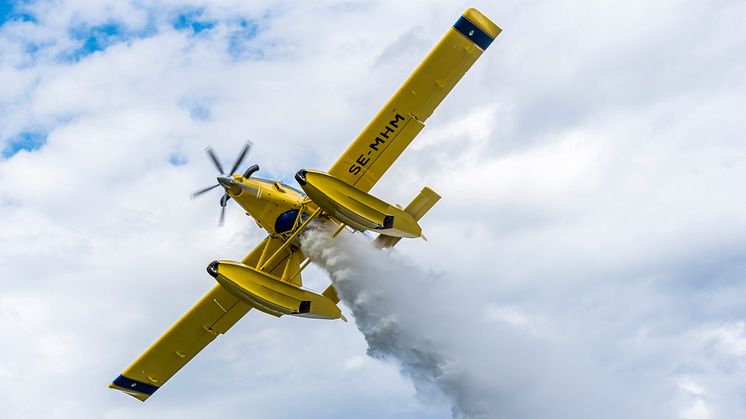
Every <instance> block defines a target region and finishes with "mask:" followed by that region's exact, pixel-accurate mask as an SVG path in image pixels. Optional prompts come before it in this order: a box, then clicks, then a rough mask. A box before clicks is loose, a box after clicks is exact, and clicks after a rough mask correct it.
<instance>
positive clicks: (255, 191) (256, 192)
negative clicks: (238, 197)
mask: <svg viewBox="0 0 746 419" xmlns="http://www.w3.org/2000/svg"><path fill="white" fill-rule="evenodd" d="M236 185H237V186H238V187H239V188H241V189H243V190H245V191H248V192H249V193H251V194H253V195H255V196H256V197H257V198H259V188H256V187H254V186H249V185H244V184H243V183H236Z"/></svg>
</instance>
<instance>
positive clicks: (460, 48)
mask: <svg viewBox="0 0 746 419" xmlns="http://www.w3.org/2000/svg"><path fill="white" fill-rule="evenodd" d="M499 33H500V29H499V28H498V27H497V26H496V25H495V24H494V23H492V22H491V21H490V20H489V19H487V18H486V17H485V16H484V15H482V14H481V13H480V12H479V11H477V10H475V9H469V10H467V11H466V12H465V13H464V15H463V16H461V18H460V19H459V20H458V21H457V22H456V24H455V25H454V26H453V27H452V28H451V29H449V30H448V32H447V33H446V34H445V36H444V37H443V38H442V39H441V40H440V42H439V43H438V44H437V45H436V46H435V48H433V50H432V51H431V52H430V53H429V54H428V55H427V57H426V58H425V60H424V61H422V63H420V65H419V66H418V67H417V69H416V70H415V71H414V73H412V75H411V76H409V78H408V79H407V80H406V81H405V82H404V84H403V85H402V86H401V87H400V88H399V90H398V91H397V92H396V93H395V94H394V96H393V97H391V99H389V101H388V102H387V103H386V104H385V105H384V106H383V108H382V109H381V110H380V111H379V112H378V114H377V115H376V116H375V117H374V118H373V120H372V121H371V122H370V123H369V124H368V126H366V127H365V129H364V130H363V131H362V132H361V133H360V135H359V136H358V137H357V138H356V139H355V140H354V141H353V142H352V144H350V146H349V147H348V148H347V150H346V151H345V152H344V154H342V156H341V157H340V158H339V159H338V160H337V161H336V162H335V163H334V165H332V167H331V169H329V172H328V173H329V174H331V175H332V176H335V177H337V178H338V179H341V180H343V181H345V182H347V183H348V184H350V185H353V186H355V187H356V188H358V189H360V190H362V191H364V192H368V191H370V189H371V188H372V187H373V185H375V183H376V182H377V181H378V179H380V178H381V176H383V174H384V173H385V172H386V170H388V168H389V167H391V165H392V164H393V163H394V161H395V160H396V159H397V158H398V157H399V155H400V154H401V153H402V152H403V151H404V149H405V148H407V146H408V145H409V143H411V142H412V140H413V139H414V137H415V136H417V134H418V133H419V132H420V131H421V130H422V128H424V126H425V121H426V120H427V118H429V117H430V115H431V114H432V113H433V111H434V110H435V108H436V107H437V106H438V105H439V104H440V102H442V101H443V99H444V98H445V97H446V95H448V93H449V92H450V91H451V89H453V87H454V86H455V85H456V83H458V81H459V80H460V79H461V77H462V76H463V75H464V74H465V73H466V71H467V70H468V69H469V68H470V67H471V66H472V64H474V62H475V61H476V60H477V59H478V58H479V57H480V56H481V55H482V52H483V51H484V50H485V49H486V48H487V46H489V44H490V42H492V40H493V39H494V38H495V37H496V36H497V35H498V34H499Z"/></svg>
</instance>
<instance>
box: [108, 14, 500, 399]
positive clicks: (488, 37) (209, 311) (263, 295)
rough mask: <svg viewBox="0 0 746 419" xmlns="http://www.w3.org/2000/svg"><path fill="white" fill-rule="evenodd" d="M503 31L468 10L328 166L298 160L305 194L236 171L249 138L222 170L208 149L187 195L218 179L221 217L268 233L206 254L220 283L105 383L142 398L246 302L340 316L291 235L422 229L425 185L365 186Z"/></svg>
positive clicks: (394, 233)
mask: <svg viewBox="0 0 746 419" xmlns="http://www.w3.org/2000/svg"><path fill="white" fill-rule="evenodd" d="M500 32H501V29H500V28H498V27H497V26H496V25H495V24H494V23H492V22H491V21H490V20H489V19H488V18H487V17H485V16H484V15H482V14H481V13H480V12H479V11H477V10H475V9H469V10H467V11H466V12H464V14H463V15H462V16H461V17H460V18H459V19H458V20H457V21H456V23H455V24H454V25H453V27H452V28H450V29H449V30H448V32H447V33H446V34H445V36H444V37H443V38H442V39H441V40H440V42H439V43H438V44H437V45H436V46H435V48H434V49H433V50H432V51H431V52H430V53H429V54H428V55H427V57H425V60H424V61H423V62H422V63H421V64H420V65H419V66H418V67H417V69H416V70H415V71H414V73H412V75H411V76H409V78H408V79H407V80H406V81H405V82H404V84H403V85H402V86H401V87H400V88H399V90H398V91H397V92H396V93H395V94H394V96H393V97H392V98H391V99H389V101H388V102H387V103H386V105H384V107H383V109H381V110H380V111H379V112H378V114H377V115H376V116H375V117H374V118H373V120H372V121H371V122H370V123H369V124H368V126H367V127H365V129H364V130H363V132H362V133H360V135H359V136H358V137H357V138H356V139H355V141H353V142H352V144H351V145H350V146H349V147H348V148H347V150H346V151H345V152H344V153H343V154H342V156H341V157H340V158H339V159H338V160H337V161H336V163H334V165H332V167H331V168H330V169H329V170H328V171H327V172H326V173H325V172H322V171H319V170H311V169H303V170H300V171H299V172H298V173H297V174H296V175H295V179H296V180H297V181H298V183H299V184H300V186H301V188H303V192H305V193H303V192H301V191H299V190H297V189H294V188H292V187H290V186H288V185H285V184H283V183H281V182H278V181H270V180H265V179H259V178H252V174H254V173H255V172H256V171H257V170H259V167H258V166H257V165H253V166H251V167H249V168H248V169H247V170H246V171H244V172H243V173H236V170H237V169H238V167H239V166H240V165H241V162H242V161H243V159H244V157H245V156H246V154H247V152H248V150H249V147H248V144H247V146H246V147H244V149H243V150H242V152H241V154H240V155H239V157H238V159H237V160H236V162H235V164H234V165H233V167H232V168H231V170H230V171H228V172H225V171H224V170H223V167H222V165H221V164H220V161H219V160H218V158H217V157H216V156H215V153H213V152H212V150H211V149H208V155H209V157H210V158H211V160H212V161H213V163H214V164H215V166H216V167H217V169H218V171H219V172H220V176H218V177H217V181H218V183H217V184H216V185H213V186H210V187H208V188H205V189H203V190H200V191H198V192H195V194H193V196H196V195H201V194H202V193H205V192H207V191H209V190H211V189H213V188H217V187H219V186H222V187H223V189H224V194H223V195H222V197H221V198H220V206H221V207H222V209H221V215H220V220H221V222H222V220H223V215H224V211H225V207H226V205H227V203H228V201H229V200H230V199H232V200H234V201H235V202H237V203H238V204H239V205H240V206H241V207H242V208H243V209H244V210H245V211H246V212H247V214H248V215H250V216H251V217H253V218H254V219H255V220H256V222H257V223H258V224H259V226H260V227H261V228H263V229H265V230H267V232H268V233H269V234H268V236H267V237H266V238H265V239H264V241H262V242H261V243H260V244H259V245H258V246H257V247H256V248H255V249H254V250H252V251H251V252H250V253H249V254H248V255H247V256H246V257H245V258H243V259H242V260H241V261H233V260H216V261H214V262H211V263H210V264H209V265H208V266H207V272H208V273H209V274H210V275H211V276H212V277H213V278H215V280H216V281H217V284H216V285H215V286H213V288H212V289H211V290H210V291H209V292H208V293H207V294H206V295H205V296H204V297H202V299H201V300H199V301H198V302H197V304H196V305H195V306H194V307H192V308H191V309H190V310H189V311H188V312H187V313H186V314H184V316H182V317H181V319H179V321H177V322H176V324H174V325H173V326H172V327H171V328H170V329H169V330H168V331H166V333H165V334H164V335H163V336H161V337H160V338H159V339H158V340H157V341H156V342H155V343H153V344H152V345H151V346H150V347H149V348H148V349H147V350H146V351H145V353H143V354H142V355H141V356H140V357H139V358H137V360H136V361H135V362H134V363H133V364H132V365H130V366H129V367H128V368H127V369H125V370H124V372H122V374H121V375H120V376H118V377H117V378H116V379H114V381H113V382H112V383H111V384H110V385H109V387H111V388H113V389H116V390H120V391H123V392H125V393H127V394H129V395H131V396H133V397H135V398H137V399H139V400H141V401H145V400H146V399H147V398H148V397H150V396H151V395H152V394H153V393H155V391H156V390H158V389H159V388H160V387H161V386H162V385H163V384H164V383H165V382H166V381H168V380H169V379H170V378H171V377H172V376H173V375H174V374H176V372H177V371H179V369H181V368H182V367H183V366H184V365H186V363H187V362H189V361H190V360H191V359H192V358H193V357H194V356H195V355H197V353H199V351H201V350H202V349H203V348H204V347H205V346H207V344H208V343H210V342H212V340H213V339H215V338H216V337H217V336H218V335H219V334H222V333H225V332H227V331H228V329H230V327H231V326H233V325H234V324H235V323H236V322H237V321H238V320H239V319H240V318H241V317H243V316H244V315H245V314H246V313H247V312H249V310H251V309H256V310H259V311H262V312H265V313H267V314H270V315H272V316H276V317H280V316H283V315H289V316H298V317H308V318H314V319H343V320H344V317H343V316H342V313H341V311H340V309H339V307H338V306H337V304H338V303H339V297H338V296H337V292H336V291H335V289H334V287H333V286H331V285H330V286H329V287H328V288H327V289H326V290H325V291H324V292H323V293H321V294H318V293H316V292H314V291H311V290H309V289H306V288H303V286H302V282H301V272H302V271H303V269H304V268H305V267H306V266H307V265H308V263H309V260H308V259H307V258H306V257H305V255H304V253H303V249H302V248H301V246H300V243H299V242H298V241H297V240H296V238H297V237H298V235H299V234H300V233H301V232H302V231H304V229H305V228H306V227H307V226H308V225H309V223H311V222H312V221H313V220H316V221H317V222H323V223H333V224H334V225H336V226H337V231H336V233H338V232H339V231H341V230H342V228H343V227H344V226H349V227H350V228H352V229H354V230H356V231H363V232H365V231H372V232H375V233H378V237H377V238H376V239H375V240H374V244H375V245H376V246H378V247H380V248H388V247H392V246H394V245H395V244H396V243H397V242H398V241H399V240H401V238H415V237H424V236H423V235H422V228H421V227H420V225H419V224H418V221H419V220H420V218H422V216H423V215H424V214H425V213H426V212H427V211H428V210H430V208H432V206H433V205H434V204H435V203H436V201H438V199H439V198H440V196H438V194H436V193H435V192H434V191H433V190H431V189H430V188H427V187H425V188H424V189H422V191H421V192H420V193H419V194H418V195H417V196H416V197H415V198H414V199H413V200H412V202H411V203H409V205H407V207H406V208H401V207H399V206H398V205H391V204H388V203H386V202H385V201H383V200H381V199H379V198H376V197H374V196H372V195H370V194H369V193H368V191H370V189H371V188H372V187H373V185H375V183H376V182H377V181H378V179H380V178H381V176H383V174H384V173H385V172H386V170H387V169H388V168H389V167H390V166H391V165H392V164H393V163H394V161H395V160H396V159H397V157H399V155H400V154H401V153H402V152H403V151H404V149H405V148H407V146H408V145H409V143H410V142H412V140H413V139H414V137H415V136H417V134H418V133H419V132H420V131H421V130H422V128H423V127H424V126H425V123H424V122H425V120H427V118H428V117H429V116H430V115H431V114H432V113H433V111H434V110H435V108H436V107H437V106H438V105H439V104H440V102H441V101H442V100H443V98H445V97H446V95H447V94H448V92H450V91H451V89H452V88H453V87H454V86H455V85H456V83H457V82H458V81H459V80H460V79H461V77H462V76H463V75H464V74H465V73H466V71H467V70H468V69H469V68H470V67H471V66H472V64H474V62H475V61H476V60H477V58H479V57H480V56H481V55H482V53H483V52H484V51H485V50H486V49H487V47H488V46H489V45H490V43H491V42H492V41H493V40H494V39H495V37H496V36H497V35H498V34H499V33H500ZM336 233H335V235H336Z"/></svg>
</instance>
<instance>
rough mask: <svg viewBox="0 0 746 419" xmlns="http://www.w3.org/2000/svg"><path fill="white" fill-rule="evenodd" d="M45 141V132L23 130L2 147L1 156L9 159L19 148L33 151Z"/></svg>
mask: <svg viewBox="0 0 746 419" xmlns="http://www.w3.org/2000/svg"><path fill="white" fill-rule="evenodd" d="M46 142H47V133H46V132H34V131H24V132H22V133H20V134H18V135H17V136H16V137H15V138H13V139H11V140H10V141H8V143H7V144H6V145H5V148H3V157H4V158H6V159H9V158H11V157H13V156H14V155H16V154H17V153H18V152H19V151H21V150H26V151H34V150H38V149H40V148H41V147H42V146H43V145H44V144H45V143H46Z"/></svg>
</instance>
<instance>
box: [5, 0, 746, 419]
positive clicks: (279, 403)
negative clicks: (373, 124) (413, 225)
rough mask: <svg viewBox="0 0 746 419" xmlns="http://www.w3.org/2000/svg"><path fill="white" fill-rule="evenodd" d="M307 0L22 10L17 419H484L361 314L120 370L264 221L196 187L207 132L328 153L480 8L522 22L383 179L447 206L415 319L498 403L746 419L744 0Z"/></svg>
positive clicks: (16, 89) (266, 155)
mask: <svg viewBox="0 0 746 419" xmlns="http://www.w3.org/2000/svg"><path fill="white" fill-rule="evenodd" d="M305 3H306V2H304V3H303V4H300V2H290V1H269V0H266V1H264V0H263V1H251V2H243V1H235V0H223V1H210V2H208V1H203V2H200V1H193V2H176V1H160V2H145V3H143V2H123V1H96V2H88V1H82V0H79V1H54V2H46V1H31V2H19V3H6V2H3V3H0V25H1V26H0V86H1V87H2V88H1V89H0V149H1V151H2V157H0V266H2V267H3V273H2V274H0V330H2V332H3V338H2V344H1V345H0V384H1V385H2V386H3V391H2V395H0V406H1V407H0V413H2V416H3V417H4V418H31V417H55V418H76V419H77V418H107V419H115V418H134V417H164V418H202V417H207V416H208V415H209V416H211V417H257V418H278V417H280V418H285V417H288V418H289V417H328V418H335V417H338V418H349V417H355V418H382V417H391V418H447V417H451V415H452V409H455V410H454V411H455V412H456V413H457V414H467V415H468V414H470V411H468V410H464V409H461V410H459V407H458V403H459V401H458V400H456V399H454V398H453V397H452V395H449V394H448V390H447V389H445V391H444V388H443V387H442V386H441V387H438V386H435V387H432V388H430V387H428V386H422V385H421V383H420V382H418V381H417V378H418V377H416V376H413V375H412V373H411V371H409V370H408V369H407V368H408V367H407V364H406V360H403V359H401V357H397V355H396V353H395V352H391V353H385V354H384V353H381V352H378V353H376V352H375V349H374V350H373V351H372V352H370V353H372V354H373V355H376V356H375V357H369V356H368V355H367V353H369V351H370V350H371V349H370V348H369V347H368V343H369V341H366V337H365V336H364V335H363V333H361V332H360V331H359V330H358V328H356V327H355V325H354V323H353V318H354V316H352V314H353V313H354V312H355V310H351V309H350V307H349V306H345V307H344V308H343V310H344V312H345V313H346V314H347V315H348V317H350V319H351V323H347V324H345V323H343V322H339V321H337V322H324V321H311V320H306V319H296V318H282V319H279V320H278V319H275V318H272V317H269V316H265V315H261V314H257V313H251V314H250V315H247V316H246V317H245V318H244V319H242V320H241V321H240V322H239V323H238V324H237V325H236V326H235V327H234V328H233V329H231V331H230V332H229V333H228V334H226V335H224V336H221V337H220V338H218V339H217V340H216V341H215V342H214V343H213V344H211V345H210V346H209V347H208V348H207V349H205V350H204V351H203V352H202V353H201V354H200V355H199V356H198V357H197V358H196V359H195V360H194V361H193V362H191V363H190V364H189V365H188V366H187V367H185V368H184V370H182V371H181V372H179V373H178V374H177V375H176V376H175V377H174V378H173V379H172V380H171V381H169V383H168V384H167V385H165V386H164V387H163V388H162V389H161V390H159V391H158V393H156V395H155V396H154V397H152V398H151V399H150V400H148V402H147V403H145V404H142V403H139V402H138V401H136V400H134V399H132V398H130V397H127V396H125V395H122V394H121V393H119V392H115V391H112V390H110V389H108V388H107V387H106V386H107V385H108V383H109V382H110V381H111V380H112V379H113V378H114V377H116V375H118V374H119V373H120V372H121V370H122V369H124V368H125V367H126V366H127V365H129V363H130V362H132V361H133V360H134V359H135V358H136V357H137V356H138V355H139V354H140V353H142V351H143V350H144V349H146V348H147V346H148V345H149V344H150V343H151V342H152V341H153V340H155V339H156V338H157V337H158V336H160V334H161V333H162V332H163V331H165V330H166V329H167V328H168V327H169V326H170V325H171V324H172V323H173V322H174V321H175V320H176V319H178V318H179V317H180V316H181V315H182V314H183V313H184V312H185V311H186V309H187V308H188V307H190V306H191V305H192V304H193V303H194V302H195V301H196V300H197V299H198V298H199V297H200V296H201V295H203V294H204V293H205V292H206V291H207V290H208V289H209V288H210V287H211V286H212V285H213V283H214V282H213V281H214V280H213V279H212V278H211V277H210V276H208V275H207V274H206V272H205V271H204V267H205V265H206V264H207V263H208V262H209V261H211V260H214V259H218V258H225V259H239V258H241V257H243V256H244V255H245V254H246V253H247V252H248V251H249V250H250V249H252V248H253V246H254V245H255V243H256V242H258V241H259V240H260V239H261V238H262V237H263V234H262V232H261V231H260V230H259V229H258V228H257V227H256V225H255V223H253V221H251V220H250V219H248V218H246V217H245V215H243V213H242V212H241V211H240V210H239V209H238V208H237V207H235V206H234V205H229V208H228V211H227V220H226V226H225V227H224V228H222V229H218V228H217V227H216V223H217V219H218V214H219V206H218V194H217V193H216V194H215V195H211V194H207V195H206V196H205V197H204V198H202V199H200V200H195V201H189V193H190V192H191V191H193V190H195V189H198V188H200V187H202V186H206V185H208V184H210V183H211V182H213V180H214V176H215V173H213V172H214V169H213V168H212V167H211V166H210V164H209V162H208V160H207V158H206V157H205V155H204V148H205V147H206V146H207V145H213V147H214V148H215V149H216V151H217V152H218V154H219V155H220V157H221V158H222V159H223V160H224V162H225V164H229V163H230V162H232V160H233V159H234V158H235V154H236V153H238V151H239V150H240V148H241V145H242V144H243V142H244V141H246V140H251V141H252V142H253V143H254V148H253V150H252V153H251V154H250V155H249V157H248V158H247V163H248V164H250V163H254V162H256V163H258V164H259V165H260V167H261V171H260V175H262V176H263V177H270V178H277V179H282V180H284V181H288V182H290V181H291V180H292V175H293V174H294V173H295V172H296V171H297V170H298V169H299V168H304V167H308V168H318V169H326V168H328V167H329V166H330V165H331V163H332V162H333V161H334V160H335V159H336V158H337V157H338V156H339V154H340V153H341V152H342V151H343V150H344V149H345V147H346V146H347V145H348V144H349V142H350V141H351V140H352V139H353V138H354V137H355V136H356V135H357V133H358V132H359V131H360V130H361V129H362V127H364V126H365V124H366V123H367V122H368V120H369V119H370V118H371V117H372V116H373V115H374V114H375V112H376V111H377V110H378V109H379V107H380V106H381V105H382V104H383V103H384V102H385V101H386V100H387V99H388V97H389V96H390V95H391V94H392V93H393V92H394V91H395V89H396V88H397V87H398V86H399V84H400V83H401V82H402V81H403V80H404V79H405V78H406V77H407V75H408V74H409V73H410V72H411V71H412V70H413V69H414V67H415V66H416V65H417V63H418V62H419V61H420V60H421V59H422V58H423V57H424V56H425V54H426V53H427V52H428V51H429V50H430V48H432V46H433V45H435V43H436V42H437V40H438V39H439V38H440V37H441V36H442V34H443V33H444V32H445V31H446V30H447V28H448V27H450V25H452V24H453V22H455V20H456V19H457V18H458V16H459V15H460V13H462V12H463V10H464V9H466V8H467V7H470V6H474V7H477V8H479V9H480V10H481V11H482V12H483V13H484V14H486V15H487V16H489V17H490V18H491V19H492V20H493V21H495V23H497V24H498V25H500V26H501V27H502V28H503V30H504V32H503V33H502V34H501V35H500V36H499V37H498V39H497V40H496V41H495V42H494V43H493V44H492V45H491V47H490V49H489V50H488V51H487V52H486V53H485V54H484V55H483V56H482V58H480V60H479V61H478V62H477V63H476V64H475V66H474V67H473V68H472V70H471V71H470V72H469V73H468V74H467V75H466V76H465V77H464V79H463V80H462V82H461V83H460V84H459V85H458V86H457V87H456V88H455V89H454V91H453V92H452V94H451V95H450V96H449V97H448V98H446V100H445V101H444V103H443V105H442V106H441V107H440V108H438V110H437V111H436V112H435V114H434V115H433V116H432V118H431V119H430V120H428V127H427V128H426V129H425V130H424V131H423V132H422V134H421V135H420V136H419V137H418V138H417V140H416V141H415V142H414V143H413V145H412V147H411V148H410V149H409V150H407V152H405V153H404V155H403V156H402V158H401V159H400V160H399V161H398V162H397V164H396V165H395V166H394V167H392V169H391V170H390V171H389V173H387V175H386V177H384V178H383V180H382V181H381V182H380V183H379V184H378V185H377V186H376V188H375V189H374V193H375V194H377V195H378V196H380V197H382V198H384V199H385V200H387V201H391V202H398V203H401V204H406V203H407V202H409V200H410V199H411V198H412V197H413V196H414V195H415V194H416V193H417V192H418V191H419V190H420V188H422V186H424V185H429V186H431V187H432V188H433V189H435V190H436V191H438V192H439V193H440V194H441V195H442V196H443V199H442V200H441V201H440V202H439V203H438V204H437V205H436V206H435V207H434V209H433V210H432V211H431V212H430V213H428V215H427V216H426V218H425V219H424V220H423V223H422V224H423V228H424V232H425V234H426V235H427V237H428V239H429V241H427V242H425V241H422V240H417V241H413V240H405V241H402V242H401V243H400V244H399V245H398V246H397V250H396V252H395V254H394V255H393V256H392V257H395V258H396V260H398V261H400V262H401V264H402V265H401V266H405V267H406V269H412V270H413V271H412V272H419V273H421V274H422V278H428V279H427V281H431V282H432V285H433V287H432V288H431V289H428V290H427V291H423V292H422V293H416V292H409V293H408V292H406V289H402V290H401V291H402V294H401V297H400V298H399V299H397V300H396V301H393V302H392V301H389V302H388V304H390V305H389V306H388V307H390V308H391V310H392V312H393V311H396V310H400V309H401V308H402V307H406V310H403V311H399V312H398V313H397V314H398V315H403V316H406V315H407V314H411V320H405V321H409V322H410V323H409V324H410V325H424V327H419V328H417V327H415V328H411V329H406V330H407V331H408V333H409V331H410V330H419V331H420V332H421V335H417V336H414V337H415V338H416V339H417V340H418V342H428V341H429V342H433V344H434V345H436V344H440V345H441V346H440V348H445V349H447V351H448V353H449V354H452V355H454V356H456V357H459V358H461V359H462V360H463V362H462V363H461V364H460V367H462V368H463V371H466V373H467V375H468V374H472V373H477V374H478V376H477V377H476V378H475V381H473V382H477V383H479V388H478V389H474V388H471V389H469V388H467V394H466V395H465V396H464V397H466V399H468V400H474V398H475V397H478V398H480V399H485V400H487V402H486V404H485V403H482V404H480V406H481V407H480V409H478V410H475V411H471V414H473V415H474V416H480V415H481V417H490V418H492V417H494V418H549V417H551V418H599V417H602V418H676V419H715V418H741V417H746V386H744V383H746V305H745V304H744V302H743V301H744V297H746V285H745V284H746V282H745V281H744V279H746V278H745V277H746V256H745V254H746V194H745V193H744V192H743V190H744V183H745V182H746V145H744V132H746V122H744V121H746V102H745V101H744V98H745V97H746V54H744V53H743V52H744V51H746V26H744V25H743V22H744V21H746V3H744V2H742V1H715V2H697V1H674V0H662V1H657V2H652V3H651V2H642V1H632V2H630V1H612V0H609V1H597V2H592V3H589V2H584V1H575V0H559V1H552V2H538V1H512V0H511V1H503V2H494V1H490V2H487V1H476V0H475V1H474V2H458V1H457V2H453V1H445V0H443V1H434V2H421V1H410V2H398V1H394V0H381V1H354V0H352V1H331V0H330V1H322V2H313V5H311V4H310V3H309V4H305ZM403 269H404V268H403ZM433 278H435V279H433ZM329 281H330V280H329V278H328V275H327V273H326V272H325V271H323V270H322V269H318V268H316V267H311V268H309V269H308V270H307V271H304V284H305V285H306V286H308V287H309V288H312V289H315V290H319V291H320V290H323V289H324V288H325V287H326V286H327V285H328V284H329ZM383 284H385V282H383ZM392 289H393V288H387V289H386V291H391V290H392ZM384 295H385V293H384ZM410 296H411V297H412V299H419V300H418V301H408V300H407V297H410ZM407 302H411V306H409V305H407V304H406V303H407ZM413 307H415V308H421V310H419V309H417V310H415V309H413ZM427 310H434V312H433V313H432V324H430V323H428V322H427V320H428V318H429V316H428V315H427V313H428V312H427ZM357 325H358V326H359V327H360V328H361V330H364V326H365V323H362V322H361V323H358V324H357ZM451 331H454V332H453V333H451ZM449 359H452V358H449ZM402 362H404V364H402ZM472 377H473V376H472ZM413 378H414V381H413V380H412V379H413ZM454 403H455V404H454ZM459 412H461V413H459Z"/></svg>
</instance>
